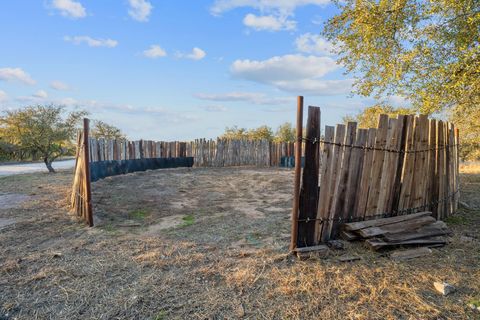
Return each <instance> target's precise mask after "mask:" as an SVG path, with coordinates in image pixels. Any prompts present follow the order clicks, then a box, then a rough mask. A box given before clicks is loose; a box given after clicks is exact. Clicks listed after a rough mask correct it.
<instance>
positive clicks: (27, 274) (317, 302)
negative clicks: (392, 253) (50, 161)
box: [0, 167, 480, 320]
mask: <svg viewBox="0 0 480 320" xmlns="http://www.w3.org/2000/svg"><path fill="white" fill-rule="evenodd" d="M465 172H466V173H465V174H463V175H462V199H461V200H462V201H463V202H465V204H466V206H465V207H463V208H462V209H461V210H460V211H459V213H458V214H457V215H455V216H453V217H451V218H449V219H448V221H447V224H448V225H449V226H450V228H451V229H452V231H453V232H452V236H451V238H450V243H449V244H448V245H447V246H445V247H443V248H437V249H434V252H433V254H432V255H430V256H426V257H422V258H418V259H415V260H410V261H404V262H394V261H392V260H390V259H389V258H388V256H387V255H386V254H384V253H372V252H370V251H369V250H368V249H366V248H364V247H363V245H362V244H360V243H352V244H349V245H348V247H347V249H346V250H343V251H335V252H332V253H331V255H330V256H329V257H327V258H323V259H311V260H306V261H298V260H297V259H295V258H293V257H291V256H289V255H288V254H287V249H288V243H289V230H290V220H289V215H290V209H291V194H292V181H293V172H292V171H290V170H282V169H253V168H228V169H213V168H208V169H201V168H193V169H191V168H181V169H169V170H157V171H149V172H141V173H135V174H128V175H124V176H117V177H111V178H107V179H104V180H101V181H98V182H96V183H94V184H93V198H94V203H95V206H94V210H95V222H96V227H94V228H87V227H85V226H84V225H83V224H81V223H79V222H78V221H77V220H76V219H75V218H73V217H71V216H69V215H68V214H67V212H68V207H67V202H66V199H67V196H68V192H69V188H70V185H71V180H72V173H71V172H69V171H68V172H67V171H64V172H60V173H58V174H54V175H50V174H44V173H36V174H25V175H17V176H9V177H3V178H0V204H1V205H0V219H3V221H10V223H8V224H6V225H5V226H4V227H2V228H0V319H80V318H81V319H155V320H160V319H480V312H478V311H474V310H472V309H470V308H469V306H468V304H472V303H473V304H475V303H478V304H480V167H469V168H465ZM6 199H8V200H6ZM6 203H8V205H5V204H6ZM466 207H468V208H466ZM12 220H13V221H14V223H11V222H12ZM343 254H349V255H357V256H359V257H360V258H361V259H360V260H358V261H354V262H348V263H344V262H343V263H342V262H339V261H338V257H339V256H341V255H343ZM434 281H446V282H448V283H450V284H452V285H454V286H455V287H456V288H457V291H456V292H455V293H453V294H451V295H448V296H446V297H444V296H441V295H439V294H438V293H436V292H435V290H434V288H433V282H434Z"/></svg>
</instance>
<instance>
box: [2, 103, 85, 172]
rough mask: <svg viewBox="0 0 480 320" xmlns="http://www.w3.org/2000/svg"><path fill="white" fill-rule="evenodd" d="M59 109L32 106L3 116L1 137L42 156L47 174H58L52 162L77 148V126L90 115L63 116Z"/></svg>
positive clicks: (62, 109) (69, 114) (78, 112)
mask: <svg viewBox="0 0 480 320" xmlns="http://www.w3.org/2000/svg"><path fill="white" fill-rule="evenodd" d="M64 113H65V110H64V108H63V107H59V106H53V105H50V106H42V105H37V106H29V107H26V108H23V109H19V110H13V111H6V112H5V116H2V117H0V136H2V140H3V142H4V143H8V144H10V145H14V146H16V148H18V149H19V150H21V151H27V152H30V153H31V154H40V155H41V157H42V159H43V161H44V163H45V165H46V167H47V169H48V171H49V172H55V170H54V169H53V167H52V162H53V161H54V160H55V159H57V158H58V157H60V156H62V155H66V154H67V153H68V152H69V151H71V150H72V148H74V145H73V144H72V140H73V139H74V137H75V133H76V130H77V125H78V124H79V122H80V120H81V119H82V117H84V116H85V115H86V114H87V112H85V111H73V112H70V113H68V114H66V115H64Z"/></svg>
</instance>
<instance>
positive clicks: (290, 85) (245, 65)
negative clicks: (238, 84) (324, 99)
mask: <svg viewBox="0 0 480 320" xmlns="http://www.w3.org/2000/svg"><path fill="white" fill-rule="evenodd" d="M339 67H340V66H339V65H338V64H337V63H336V62H335V60H334V59H332V58H330V57H317V56H304V55H298V54H297V55H285V56H276V57H272V58H270V59H267V60H259V61H257V60H248V59H247V60H236V61H235V62H234V63H233V64H232V66H231V67H230V71H231V73H232V75H233V76H234V77H235V78H238V79H244V80H249V81H253V82H257V83H262V84H267V85H271V86H274V87H276V88H277V89H280V90H282V91H287V92H292V93H295V94H307V93H308V94H310V95H336V94H342V93H348V92H350V91H351V86H352V84H353V80H351V79H346V80H324V79H321V78H322V77H323V76H325V75H326V74H328V73H330V72H332V71H335V70H337V69H338V68H339Z"/></svg>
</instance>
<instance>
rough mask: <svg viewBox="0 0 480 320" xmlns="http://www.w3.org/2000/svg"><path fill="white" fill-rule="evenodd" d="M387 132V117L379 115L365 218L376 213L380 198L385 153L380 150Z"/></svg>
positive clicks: (383, 145)
mask: <svg viewBox="0 0 480 320" xmlns="http://www.w3.org/2000/svg"><path fill="white" fill-rule="evenodd" d="M387 132H388V116H387V115H386V114H381V115H380V116H379V118H378V128H377V137H376V140H375V148H377V150H375V151H374V153H373V165H372V172H371V177H370V189H369V193H368V200H367V209H366V214H365V217H369V216H374V215H376V214H377V213H382V212H378V208H377V205H378V198H379V196H380V190H381V189H380V183H381V180H382V168H383V162H384V160H385V153H386V152H385V151H383V150H381V149H384V148H385V147H386V144H387ZM378 149H380V150H378Z"/></svg>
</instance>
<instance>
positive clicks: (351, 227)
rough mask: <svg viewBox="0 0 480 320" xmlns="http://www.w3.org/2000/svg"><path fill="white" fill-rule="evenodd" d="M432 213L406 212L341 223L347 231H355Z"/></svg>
mask: <svg viewBox="0 0 480 320" xmlns="http://www.w3.org/2000/svg"><path fill="white" fill-rule="evenodd" d="M431 214H432V213H431V212H430V211H424V212H417V213H413V214H406V215H402V216H396V217H390V218H381V219H376V220H367V221H359V222H350V223H345V224H344V225H343V227H344V229H345V230H347V231H356V230H360V229H364V228H369V227H380V226H384V225H387V224H392V223H397V222H402V221H407V220H411V219H416V218H419V217H423V216H430V215H431Z"/></svg>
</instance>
